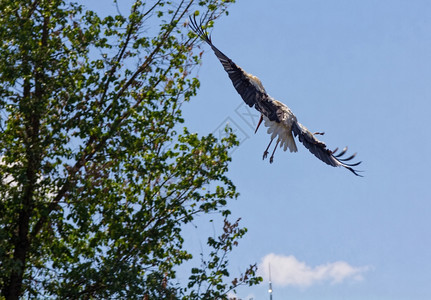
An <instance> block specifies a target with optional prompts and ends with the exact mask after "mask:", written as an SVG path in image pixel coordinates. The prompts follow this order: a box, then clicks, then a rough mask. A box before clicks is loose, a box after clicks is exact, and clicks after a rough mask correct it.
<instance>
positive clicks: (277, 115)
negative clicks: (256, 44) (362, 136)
mask: <svg viewBox="0 0 431 300" xmlns="http://www.w3.org/2000/svg"><path fill="white" fill-rule="evenodd" d="M190 21H191V24H190V27H191V28H192V30H193V31H194V32H195V33H196V34H197V35H198V36H199V37H200V38H202V39H203V40H204V41H205V42H206V43H208V45H210V46H211V48H212V50H213V51H214V53H215V55H216V56H217V58H218V59H219V60H220V62H221V63H222V65H223V68H224V69H225V71H226V72H227V73H228V75H229V78H230V79H231V80H232V83H233V86H234V87H235V89H236V91H237V92H238V94H239V95H240V96H241V98H242V99H243V100H244V102H245V103H246V104H247V105H248V106H250V107H253V106H254V108H255V109H256V110H258V111H259V112H260V113H261V118H260V121H259V123H258V125H257V127H256V131H257V130H258V128H259V126H260V124H261V122H262V121H264V125H265V126H266V127H268V133H269V134H270V135H271V140H270V142H269V145H268V147H267V148H266V150H265V152H264V154H263V158H264V159H265V158H266V157H267V155H268V149H269V147H270V146H271V143H272V142H273V140H274V139H276V145H275V147H274V150H273V152H272V155H271V157H270V159H269V160H270V162H271V163H272V162H273V159H274V153H275V150H276V149H277V146H278V145H280V147H282V148H283V150H284V151H286V150H287V149H289V151H290V152H297V151H298V149H297V147H296V143H295V139H294V136H296V137H298V139H299V141H300V142H301V143H302V144H303V145H304V146H305V147H306V148H307V149H308V150H309V151H310V152H311V153H312V154H314V155H315V156H316V157H317V158H319V159H320V160H322V161H323V162H325V163H326V164H328V165H330V166H333V167H344V168H346V169H348V170H350V171H351V172H352V173H354V174H355V175H357V176H360V175H359V174H358V173H357V171H356V170H354V169H353V168H352V167H354V166H357V165H359V164H360V162H358V163H355V164H350V163H347V161H350V160H351V159H353V158H354V157H355V155H356V153H355V154H353V155H352V156H350V157H348V158H342V156H343V155H344V154H345V153H346V151H347V147H346V148H344V149H343V150H342V151H341V152H340V153H338V154H336V151H337V149H338V148H337V149H336V150H334V151H331V150H329V149H327V148H326V145H325V143H323V142H321V141H319V140H318V139H317V138H316V137H315V135H317V134H323V133H314V134H313V133H311V132H310V131H309V130H308V129H307V128H306V127H305V126H303V125H302V124H300V123H299V122H298V121H297V119H296V116H295V115H294V114H293V113H292V111H291V110H290V108H289V107H287V105H285V104H284V103H282V102H280V101H277V100H275V99H273V98H272V97H271V96H269V95H268V94H267V92H266V91H265V88H264V87H263V85H262V82H261V81H260V79H259V78H257V77H256V76H254V75H251V74H249V73H247V72H245V71H244V70H243V69H242V68H240V67H239V66H237V65H236V64H235V63H234V62H233V61H232V60H231V59H230V58H228V57H227V56H226V55H225V54H223V53H222V52H221V51H220V50H218V49H217V48H216V47H215V46H214V45H213V43H212V41H211V38H210V36H209V35H208V33H206V32H205V31H204V30H203V29H202V26H201V24H198V23H197V22H196V19H194V18H190Z"/></svg>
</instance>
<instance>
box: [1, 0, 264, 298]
mask: <svg viewBox="0 0 431 300" xmlns="http://www.w3.org/2000/svg"><path fill="white" fill-rule="evenodd" d="M230 2H234V1H233V0H200V1H194V0H187V1H186V0H181V1H164V0H158V1H148V2H143V1H139V0H136V1H135V2H134V3H133V5H132V6H131V8H130V11H129V13H127V14H123V13H121V11H120V8H119V7H118V4H117V2H116V1H114V3H115V4H117V11H118V13H117V14H115V15H110V16H105V17H100V16H98V15H97V13H95V12H94V11H90V10H85V9H84V8H83V7H82V6H80V5H78V4H76V3H72V2H67V1H65V0H23V1H14V0H2V1H1V2H0V11H1V14H0V22H1V24H2V26H1V27H0V40H1V47H0V110H1V114H0V132H1V134H0V149H1V150H0V197H1V202H0V287H1V293H2V294H1V295H2V296H0V298H1V297H4V298H6V299H18V298H19V297H20V296H22V295H24V296H26V297H29V298H38V297H59V298H71V299H75V298H83V299H88V298H143V299H159V298H166V299H178V298H183V299H201V298H226V297H227V296H226V293H227V292H228V291H229V290H231V289H234V288H235V287H237V286H238V285H240V284H249V285H252V284H255V283H258V282H259V280H260V278H259V277H256V275H255V271H256V266H255V265H252V266H250V267H249V268H248V269H247V270H245V272H244V274H243V275H241V276H240V277H239V278H235V279H233V280H231V279H228V277H229V272H228V259H227V254H228V253H229V252H230V251H231V250H232V248H233V247H234V246H236V245H237V240H238V239H239V238H241V237H242V235H243V234H244V233H245V231H246V230H245V229H244V228H240V227H239V225H238V223H237V222H234V223H231V222H230V221H228V219H227V217H228V216H229V214H230V212H229V210H227V208H226V203H227V201H228V200H229V199H233V198H235V197H237V195H238V194H237V192H236V189H235V185H234V184H233V183H232V182H231V181H230V180H229V178H228V177H227V176H226V172H227V170H228V162H229V161H230V157H229V156H228V154H227V151H228V149H229V148H230V147H233V146H234V145H236V144H237V140H236V138H235V136H234V135H233V134H232V133H231V132H230V131H229V130H228V129H227V135H226V138H224V139H222V140H217V139H216V138H215V137H214V136H212V135H211V134H209V135H207V136H203V137H199V136H198V135H197V134H194V133H190V132H189V131H188V130H187V129H186V128H184V129H181V127H180V124H181V123H182V122H183V119H182V117H181V103H183V102H184V101H189V100H190V98H191V97H192V96H194V95H195V94H196V91H197V88H198V87H199V81H198V80H197V79H196V78H193V77H192V76H191V74H192V72H193V68H194V67H195V66H196V65H197V64H198V63H199V55H196V54H194V53H193V50H194V49H195V47H196V45H197V41H196V38H195V36H194V35H193V34H192V33H190V32H189V30H188V28H187V26H186V20H187V17H188V15H189V14H192V13H193V14H199V10H200V11H201V12H200V14H201V16H202V18H203V20H205V21H210V20H215V19H216V18H218V17H219V16H221V15H222V14H223V13H227V11H226V9H227V6H228V4H229V3H230ZM210 24H211V23H210ZM179 132H181V133H179ZM209 183H211V185H210V186H211V187H214V188H209V187H210V186H209ZM210 212H218V213H219V214H220V215H221V216H223V217H224V218H225V222H224V224H225V226H224V228H223V234H222V235H221V236H220V237H219V238H212V237H210V238H209V240H208V246H209V247H210V248H211V249H213V250H211V252H210V256H209V258H208V260H206V259H203V261H202V265H201V267H199V268H193V270H192V275H191V276H190V281H189V283H188V284H186V285H184V284H175V283H174V282H175V281H174V279H175V268H176V267H177V266H178V265H180V264H182V263H183V262H184V261H186V260H188V259H190V258H191V254H190V253H189V252H188V251H187V250H186V249H183V248H182V246H183V241H184V238H183V237H182V235H181V229H182V226H183V225H184V224H185V223H188V222H190V221H192V220H193V219H194V218H195V217H196V216H197V215H198V214H199V213H201V214H206V213H210Z"/></svg>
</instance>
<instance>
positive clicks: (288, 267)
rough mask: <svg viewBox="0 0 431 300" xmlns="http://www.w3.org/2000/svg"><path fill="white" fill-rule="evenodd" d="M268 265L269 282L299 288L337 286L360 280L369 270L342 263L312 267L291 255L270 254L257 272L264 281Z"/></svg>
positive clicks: (266, 276)
mask: <svg viewBox="0 0 431 300" xmlns="http://www.w3.org/2000/svg"><path fill="white" fill-rule="evenodd" d="M269 264H270V265H271V280H272V282H273V283H274V284H277V285H281V286H287V285H291V286H299V287H308V286H311V285H313V284H316V283H320V282H324V281H329V282H330V283H331V284H337V283H341V282H343V281H344V280H345V279H351V280H356V281H358V280H362V279H363V277H362V274H363V273H364V272H366V271H368V270H369V269H370V267H368V266H364V267H352V266H351V265H349V264H348V263H346V262H344V261H336V262H333V263H327V264H323V265H318V266H315V267H312V266H309V265H307V264H306V263H305V262H301V261H298V260H297V259H296V258H295V257H294V256H293V255H289V256H283V255H276V254H273V253H271V254H268V255H266V256H265V257H264V258H263V259H262V262H261V264H260V266H259V272H260V273H261V276H263V277H264V278H265V279H267V278H269V271H268V265H269Z"/></svg>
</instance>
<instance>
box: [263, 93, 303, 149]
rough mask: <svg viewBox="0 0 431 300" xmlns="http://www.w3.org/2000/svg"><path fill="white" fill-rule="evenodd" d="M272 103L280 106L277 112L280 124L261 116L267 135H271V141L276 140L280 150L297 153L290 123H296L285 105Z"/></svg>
mask: <svg viewBox="0 0 431 300" xmlns="http://www.w3.org/2000/svg"><path fill="white" fill-rule="evenodd" d="M274 101H275V102H278V103H277V104H280V106H279V108H278V110H277V115H278V117H279V119H280V122H275V121H271V120H269V119H268V118H267V117H266V116H263V120H264V122H265V123H264V124H265V126H266V127H268V133H269V134H271V140H272V139H275V138H277V141H278V142H279V144H280V148H283V150H284V151H286V150H287V149H289V150H290V152H297V151H298V148H297V147H296V143H295V139H294V138H293V135H292V123H293V122H295V121H296V117H295V115H294V114H293V113H292V111H291V110H290V109H289V108H288V107H287V106H286V105H284V104H283V103H281V102H279V101H277V100H274Z"/></svg>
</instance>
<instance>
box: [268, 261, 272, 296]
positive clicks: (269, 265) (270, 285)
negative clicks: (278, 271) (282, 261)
mask: <svg viewBox="0 0 431 300" xmlns="http://www.w3.org/2000/svg"><path fill="white" fill-rule="evenodd" d="M268 268H269V289H268V293H269V300H272V282H271V264H268Z"/></svg>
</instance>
